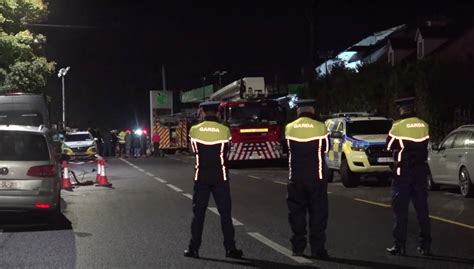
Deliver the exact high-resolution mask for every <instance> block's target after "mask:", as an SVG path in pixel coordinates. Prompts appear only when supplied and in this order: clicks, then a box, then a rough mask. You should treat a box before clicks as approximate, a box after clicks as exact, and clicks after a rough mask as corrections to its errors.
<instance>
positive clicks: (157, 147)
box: [151, 133, 161, 157]
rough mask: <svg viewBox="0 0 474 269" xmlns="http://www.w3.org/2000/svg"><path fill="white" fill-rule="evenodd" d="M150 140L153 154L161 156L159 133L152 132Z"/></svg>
mask: <svg viewBox="0 0 474 269" xmlns="http://www.w3.org/2000/svg"><path fill="white" fill-rule="evenodd" d="M151 140H152V142H153V156H154V157H159V156H161V150H160V140H161V137H160V134H159V133H154V134H153V136H152V138H151Z"/></svg>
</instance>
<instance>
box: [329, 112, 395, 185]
mask: <svg viewBox="0 0 474 269" xmlns="http://www.w3.org/2000/svg"><path fill="white" fill-rule="evenodd" d="M325 124H326V127H327V128H328V132H329V137H330V139H329V140H330V143H329V144H330V145H329V151H328V153H327V155H326V163H327V168H328V181H332V178H333V174H334V171H337V172H339V174H340V176H341V181H342V184H343V185H344V186H345V187H348V188H350V187H356V186H357V185H358V184H359V182H360V179H361V177H367V176H376V177H377V179H378V180H379V181H380V182H381V183H382V184H386V183H387V182H388V178H389V176H390V172H391V169H390V165H391V164H392V163H393V157H392V153H391V152H389V151H387V149H386V146H385V143H386V139H387V136H388V132H389V131H390V128H391V127H392V120H391V119H389V118H385V117H374V116H372V115H370V114H368V113H364V112H346V113H337V114H333V115H331V116H330V118H329V119H327V120H326V121H325Z"/></svg>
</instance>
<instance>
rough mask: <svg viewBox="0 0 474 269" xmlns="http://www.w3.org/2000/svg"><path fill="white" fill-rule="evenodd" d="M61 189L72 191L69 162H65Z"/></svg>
mask: <svg viewBox="0 0 474 269" xmlns="http://www.w3.org/2000/svg"><path fill="white" fill-rule="evenodd" d="M61 189H63V190H67V191H72V184H71V180H70V179H69V164H68V162H67V161H63V176H62V179H61Z"/></svg>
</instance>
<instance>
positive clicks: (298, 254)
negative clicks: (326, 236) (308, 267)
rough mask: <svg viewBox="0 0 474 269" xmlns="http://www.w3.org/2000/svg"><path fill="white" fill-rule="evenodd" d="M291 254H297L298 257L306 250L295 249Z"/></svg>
mask: <svg viewBox="0 0 474 269" xmlns="http://www.w3.org/2000/svg"><path fill="white" fill-rule="evenodd" d="M291 255H292V256H296V257H302V256H303V255H304V251H303V250H301V251H297V250H293V253H292V254H291Z"/></svg>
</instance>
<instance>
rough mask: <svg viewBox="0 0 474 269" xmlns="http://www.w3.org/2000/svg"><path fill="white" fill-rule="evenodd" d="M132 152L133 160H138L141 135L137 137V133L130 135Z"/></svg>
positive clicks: (140, 150) (140, 149)
mask: <svg viewBox="0 0 474 269" xmlns="http://www.w3.org/2000/svg"><path fill="white" fill-rule="evenodd" d="M132 151H133V157H134V158H138V157H140V156H141V152H142V141H141V135H139V134H138V132H134V133H133V134H132Z"/></svg>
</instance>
